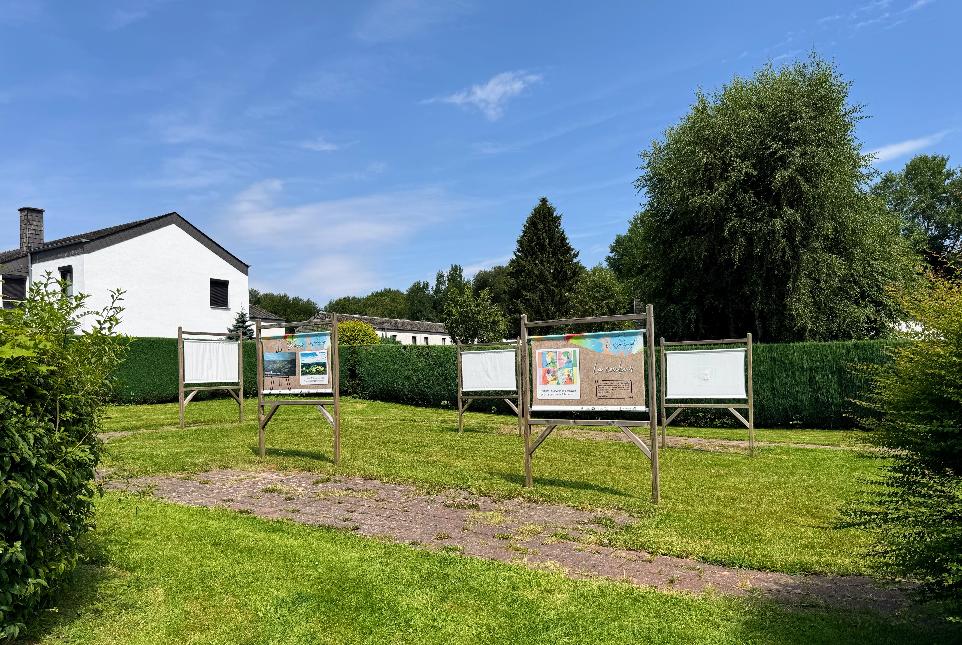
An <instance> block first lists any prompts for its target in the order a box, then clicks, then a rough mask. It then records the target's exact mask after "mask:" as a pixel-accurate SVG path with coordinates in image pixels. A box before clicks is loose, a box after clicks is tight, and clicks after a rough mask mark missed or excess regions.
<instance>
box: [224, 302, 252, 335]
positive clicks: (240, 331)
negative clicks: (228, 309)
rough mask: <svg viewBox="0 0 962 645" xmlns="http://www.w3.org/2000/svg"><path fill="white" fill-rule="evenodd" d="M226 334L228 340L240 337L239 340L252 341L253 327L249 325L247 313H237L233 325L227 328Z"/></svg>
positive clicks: (242, 311)
mask: <svg viewBox="0 0 962 645" xmlns="http://www.w3.org/2000/svg"><path fill="white" fill-rule="evenodd" d="M227 332H228V333H229V334H230V338H232V339H235V340H236V339H237V337H238V336H240V338H241V340H253V339H254V326H253V324H251V319H250V318H249V317H248V316H247V312H246V311H244V310H243V309H241V310H240V311H238V312H237V316H236V317H235V318H234V324H232V325H231V326H230V327H228V328H227Z"/></svg>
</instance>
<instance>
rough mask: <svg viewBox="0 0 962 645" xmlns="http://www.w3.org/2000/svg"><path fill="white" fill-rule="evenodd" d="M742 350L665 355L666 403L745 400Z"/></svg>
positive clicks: (692, 351)
mask: <svg viewBox="0 0 962 645" xmlns="http://www.w3.org/2000/svg"><path fill="white" fill-rule="evenodd" d="M745 354H746V350H745V349H708V350H691V351H668V352H666V354H665V356H666V359H667V362H668V370H667V375H666V376H667V384H668V385H667V390H666V391H665V397H666V398H669V399H745V398H747V397H748V393H747V392H746V390H745V373H746V368H745Z"/></svg>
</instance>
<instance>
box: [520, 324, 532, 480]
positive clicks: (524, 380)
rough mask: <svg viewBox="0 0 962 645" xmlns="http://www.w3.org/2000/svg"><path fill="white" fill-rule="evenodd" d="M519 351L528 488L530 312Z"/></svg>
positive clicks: (525, 468) (529, 472) (530, 476)
mask: <svg viewBox="0 0 962 645" xmlns="http://www.w3.org/2000/svg"><path fill="white" fill-rule="evenodd" d="M518 351H519V352H521V371H522V374H521V382H520V383H518V386H519V387H520V388H521V416H522V417H523V420H522V423H523V424H524V425H523V428H524V485H525V487H527V488H531V487H532V486H534V476H533V474H532V472H531V423H530V421H531V419H530V412H531V397H530V396H529V395H528V376H529V374H530V372H531V370H530V369H529V367H528V361H529V358H528V314H521V335H520V336H518Z"/></svg>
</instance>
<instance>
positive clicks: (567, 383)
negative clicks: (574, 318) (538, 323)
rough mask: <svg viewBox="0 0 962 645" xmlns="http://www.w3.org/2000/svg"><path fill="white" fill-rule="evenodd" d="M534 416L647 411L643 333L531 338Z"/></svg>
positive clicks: (601, 333) (610, 332) (626, 332)
mask: <svg viewBox="0 0 962 645" xmlns="http://www.w3.org/2000/svg"><path fill="white" fill-rule="evenodd" d="M530 346H531V368H532V374H531V382H532V383H533V384H534V387H533V388H532V392H531V409H532V411H541V410H544V411H547V410H555V411H560V410H567V411H592V410H599V411H600V410H617V411H645V410H647V409H648V407H647V400H646V398H645V332H644V330H641V329H631V330H622V331H606V332H590V333H584V334H558V335H552V336H531V337H530Z"/></svg>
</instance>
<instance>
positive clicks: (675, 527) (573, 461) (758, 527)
mask: <svg viewBox="0 0 962 645" xmlns="http://www.w3.org/2000/svg"><path fill="white" fill-rule="evenodd" d="M343 407H344V409H343V414H342V425H343V440H342V441H343V443H342V448H343V453H342V463H341V466H340V467H339V468H338V469H337V472H338V473H341V474H351V475H362V476H366V477H372V478H378V479H383V480H389V481H400V482H410V483H414V484H417V485H419V486H422V487H424V488H427V489H440V488H461V489H466V490H470V491H472V492H475V493H481V494H488V495H495V496H516V495H525V496H527V497H529V498H532V499H536V500H546V501H553V502H561V503H566V504H571V505H575V506H580V507H595V508H611V507H616V508H621V509H624V510H627V511H629V512H631V513H633V514H635V515H636V516H637V517H638V521H637V522H636V523H635V524H634V525H633V526H632V527H630V528H628V529H624V530H622V531H620V532H618V533H616V534H611V535H610V536H609V539H610V540H611V541H612V543H613V544H616V545H620V546H625V547H629V548H640V549H646V550H649V551H653V552H656V553H664V554H670V555H677V556H683V557H695V558H698V559H701V560H703V561H707V562H715V563H720V564H727V565H734V566H744V567H751V568H760V569H770V570H776V571H784V572H789V573H798V572H834V573H859V572H865V571H866V567H867V564H866V560H865V559H864V558H863V557H862V552H863V549H864V547H865V546H866V541H865V536H864V534H863V533H861V532H860V531H857V530H855V529H841V528H837V527H836V522H837V520H838V517H839V515H838V512H839V508H840V506H841V505H843V504H844V503H846V502H847V501H849V500H851V499H853V498H854V497H855V496H856V495H857V493H858V491H859V490H860V489H861V488H863V487H864V486H865V480H867V479H868V478H871V477H872V476H874V475H875V474H876V473H877V471H878V468H879V466H880V464H881V460H880V459H879V458H878V457H877V456H872V455H869V454H864V453H860V452H858V451H851V450H812V449H793V448H788V447H784V448H782V447H771V448H764V449H761V450H758V451H757V454H756V455H755V456H754V457H748V456H747V455H746V454H743V453H713V452H706V451H700V450H688V449H668V450H665V451H663V452H662V459H661V464H662V503H661V505H660V506H658V507H657V509H656V508H654V507H653V506H652V505H651V504H650V502H649V497H650V467H649V464H648V461H647V460H646V459H645V458H644V456H643V455H642V454H641V453H640V452H639V451H638V450H637V448H635V447H634V446H632V445H630V444H627V443H623V442H600V441H590V440H583V439H568V438H558V437H551V438H549V439H548V441H546V442H545V443H544V445H543V446H542V447H541V448H540V449H539V451H538V453H537V454H536V455H535V489H534V491H525V490H524V489H523V488H522V486H521V484H522V482H523V470H522V455H523V448H522V442H521V440H520V439H519V438H518V437H517V436H516V435H513V434H510V433H508V434H505V433H502V432H498V430H499V429H504V428H513V427H514V426H513V424H512V420H511V419H510V417H503V416H495V415H485V414H468V415H467V418H466V428H467V429H468V430H467V431H466V432H464V433H463V434H461V435H459V434H458V433H457V432H455V431H454V429H455V427H456V415H455V413H454V412H452V411H444V410H435V409H425V408H415V407H410V406H402V405H396V404H388V403H380V402H371V401H361V400H346V401H345V404H344V406H343ZM247 414H248V416H247V418H248V419H251V421H248V422H247V423H245V424H243V425H238V424H237V423H236V405H234V407H232V403H231V402H229V401H225V400H218V401H210V402H201V403H196V404H191V406H190V407H189V408H188V420H189V423H190V424H191V425H190V427H188V428H187V429H186V430H183V431H182V430H179V429H178V428H177V427H176V424H177V407H176V405H155V406H133V407H114V408H111V410H110V418H109V419H108V422H107V428H106V429H107V430H108V431H109V430H128V431H130V430H137V431H138V432H136V433H135V434H133V435H130V436H127V437H122V438H118V439H115V440H113V441H111V442H110V443H109V444H108V453H107V458H106V462H105V465H106V466H107V467H109V468H111V469H112V470H113V472H114V475H115V476H134V475H143V474H153V473H177V472H198V471H202V470H206V469H210V468H218V467H239V468H275V469H292V470H293V469H301V470H311V471H318V472H332V471H333V470H334V469H333V466H332V464H331V462H330V455H331V431H330V428H329V427H328V426H327V424H326V423H325V422H324V421H323V420H322V418H321V417H320V415H319V414H318V413H317V412H316V411H314V410H313V409H310V408H290V409H285V410H281V411H280V412H279V413H278V414H277V416H276V417H275V418H274V421H273V422H272V423H271V425H270V426H269V428H268V446H269V450H268V457H267V459H266V460H264V461H263V462H261V461H260V460H258V458H257V456H256V445H257V431H256V422H255V421H253V419H255V418H256V413H255V410H254V406H253V403H251V405H249V406H248V410H247ZM150 430H155V431H154V432H151V431H150ZM772 432H780V431H772ZM791 432H795V431H791Z"/></svg>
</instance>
